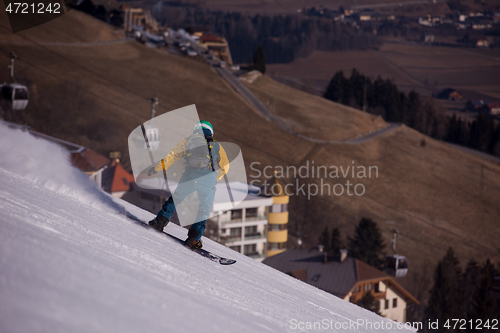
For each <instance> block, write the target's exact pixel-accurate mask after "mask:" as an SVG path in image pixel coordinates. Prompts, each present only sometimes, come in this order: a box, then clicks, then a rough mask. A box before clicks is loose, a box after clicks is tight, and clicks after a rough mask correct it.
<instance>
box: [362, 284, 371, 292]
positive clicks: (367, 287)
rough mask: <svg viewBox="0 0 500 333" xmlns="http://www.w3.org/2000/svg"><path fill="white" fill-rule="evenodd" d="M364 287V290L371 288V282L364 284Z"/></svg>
mask: <svg viewBox="0 0 500 333" xmlns="http://www.w3.org/2000/svg"><path fill="white" fill-rule="evenodd" d="M364 289H365V292H368V291H370V290H372V284H371V283H368V284H365V287H364Z"/></svg>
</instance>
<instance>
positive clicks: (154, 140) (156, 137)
mask: <svg viewBox="0 0 500 333" xmlns="http://www.w3.org/2000/svg"><path fill="white" fill-rule="evenodd" d="M146 137H147V138H148V142H149V147H150V148H151V150H152V151H155V150H157V149H158V147H159V146H160V131H159V130H158V129H157V128H146ZM145 148H147V146H145Z"/></svg>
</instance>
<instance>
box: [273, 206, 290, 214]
mask: <svg viewBox="0 0 500 333" xmlns="http://www.w3.org/2000/svg"><path fill="white" fill-rule="evenodd" d="M287 211H288V204H282V205H281V204H274V205H273V206H272V208H271V213H283V212H287Z"/></svg>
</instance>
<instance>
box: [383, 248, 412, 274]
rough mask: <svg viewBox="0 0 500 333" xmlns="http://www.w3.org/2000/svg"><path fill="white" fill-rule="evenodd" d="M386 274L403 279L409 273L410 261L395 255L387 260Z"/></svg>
mask: <svg viewBox="0 0 500 333" xmlns="http://www.w3.org/2000/svg"><path fill="white" fill-rule="evenodd" d="M385 272H386V273H387V274H390V275H393V276H395V277H403V276H405V275H406V273H408V260H407V259H406V257H405V256H401V255H399V254H395V255H392V256H388V257H387V258H386V259H385Z"/></svg>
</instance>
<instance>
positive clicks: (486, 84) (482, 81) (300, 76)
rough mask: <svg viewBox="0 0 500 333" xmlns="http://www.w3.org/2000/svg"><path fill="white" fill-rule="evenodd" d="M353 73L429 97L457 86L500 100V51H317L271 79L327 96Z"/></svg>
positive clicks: (273, 71) (273, 70) (273, 72)
mask: <svg viewBox="0 0 500 333" xmlns="http://www.w3.org/2000/svg"><path fill="white" fill-rule="evenodd" d="M353 68H356V69H358V71H360V72H361V73H362V74H364V75H368V76H370V77H372V78H373V79H375V78H376V77H378V76H381V77H382V78H384V79H390V80H392V81H393V82H395V83H396V84H397V85H398V86H399V87H400V89H402V90H405V91H410V90H412V89H414V90H416V91H418V92H420V93H421V94H423V95H425V96H431V95H432V93H433V92H438V91H440V90H442V89H445V88H448V87H452V88H454V89H457V90H458V91H460V92H462V93H463V94H464V95H465V97H466V98H472V99H476V98H477V97H482V96H486V97H490V98H491V99H500V81H499V80H498V77H500V52H499V51H498V50H476V49H457V48H445V47H429V46H422V45H407V44H392V43H386V44H385V45H383V46H382V47H381V48H380V50H378V51H374V50H370V51H341V52H314V53H313V54H311V55H310V56H309V57H307V58H303V59H297V60H295V61H294V62H292V63H289V64H270V65H268V66H267V70H268V73H269V75H270V76H271V77H277V78H281V79H280V81H283V78H290V79H289V82H298V83H299V84H301V85H305V86H306V87H307V86H309V87H310V88H309V89H310V91H316V92H318V93H320V92H322V91H324V89H325V88H326V85H327V84H328V82H329V80H330V79H331V77H332V76H333V75H334V74H335V72H337V71H339V70H343V71H344V74H347V75H350V73H351V71H352V69H353Z"/></svg>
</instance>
